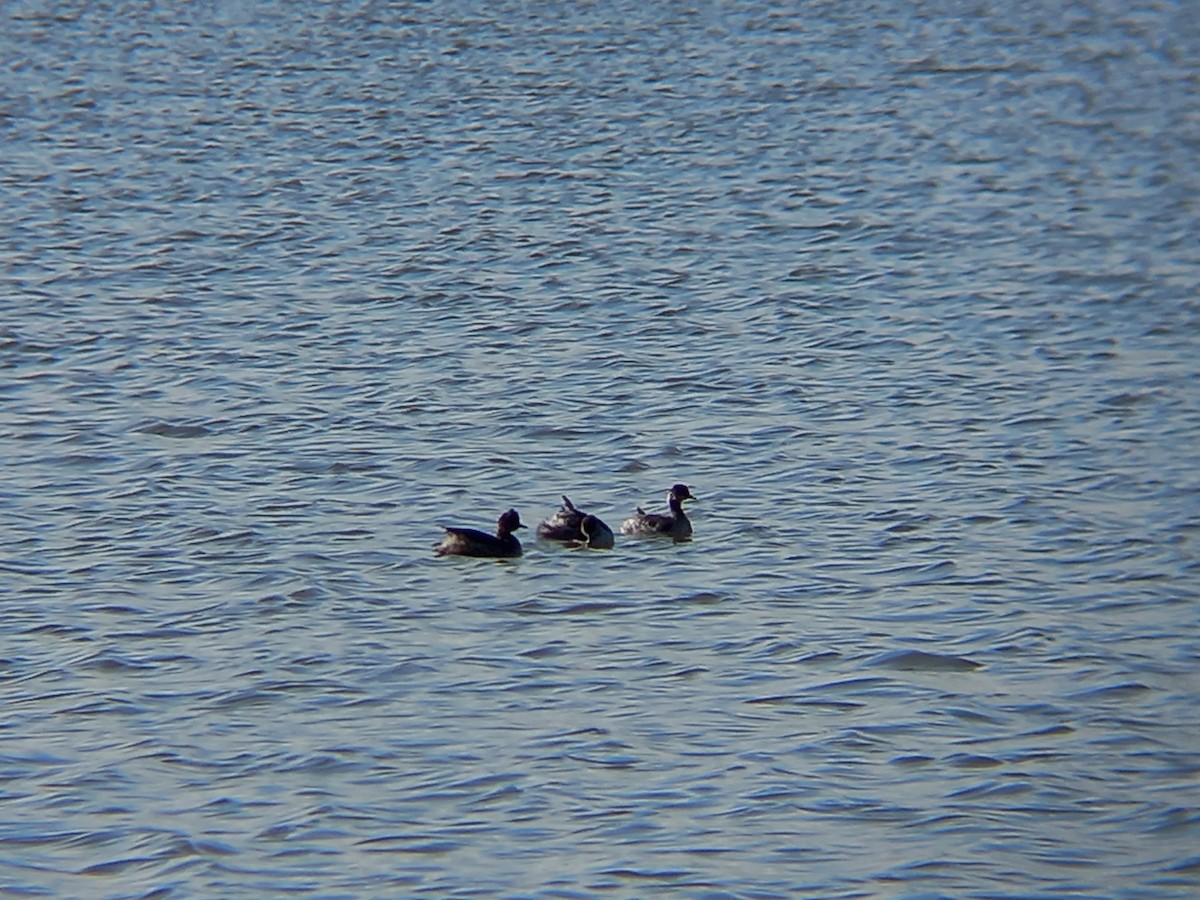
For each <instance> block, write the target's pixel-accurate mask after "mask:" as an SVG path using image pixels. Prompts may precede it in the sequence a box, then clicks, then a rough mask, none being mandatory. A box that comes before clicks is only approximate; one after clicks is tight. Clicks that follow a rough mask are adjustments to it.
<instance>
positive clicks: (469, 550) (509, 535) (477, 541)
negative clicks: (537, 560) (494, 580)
mask: <svg viewBox="0 0 1200 900" xmlns="http://www.w3.org/2000/svg"><path fill="white" fill-rule="evenodd" d="M443 527H445V528H446V536H445V537H444V538H442V542H441V543H440V544H438V545H437V547H435V548H434V549H435V550H436V552H437V555H438V556H485V557H494V558H497V559H511V558H513V557H517V556H520V555H521V542H520V541H518V540H517V538H516V535H514V534H513V532H514V531H516V530H517V529H518V528H524V527H525V526H524V525H522V524H521V517H520V516H518V515H517V511H516V510H515V509H510V510H509V511H508V512H506V513H504V514H503V515H502V516H500V519H499V521H498V522H497V523H496V533H495V534H488V533H487V532H484V531H478V530H476V529H474V528H450V527H448V526H443Z"/></svg>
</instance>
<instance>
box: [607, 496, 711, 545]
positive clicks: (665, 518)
mask: <svg viewBox="0 0 1200 900" xmlns="http://www.w3.org/2000/svg"><path fill="white" fill-rule="evenodd" d="M695 499H696V498H695V497H694V496H692V492H691V491H689V490H688V486H687V485H686V484H675V485H672V486H671V490H670V491H668V492H667V506H668V507H670V510H671V512H670V514H669V515H662V514H661V513H648V512H646V511H645V510H643V509H642V508H641V507H640V506H639V507H638V508H637V514H636V515H633V516H630V517H629V518H628V519H626V520H625V521H624V522H622V523H621V534H629V535H636V536H639V537H649V536H652V535H662V536H664V537H669V538H672V539H673V540H676V541H686V540H690V539H691V536H692V523H691V522H690V521H689V520H688V517H687V514H686V513H684V511H683V501H684V500H695Z"/></svg>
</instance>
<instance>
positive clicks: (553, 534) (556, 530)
mask: <svg viewBox="0 0 1200 900" xmlns="http://www.w3.org/2000/svg"><path fill="white" fill-rule="evenodd" d="M562 501H563V505H562V509H560V510H559V511H558V512H556V513H555V514H554V515H553V516H551V517H550V518H548V519H546V520H545V521H544V522H542V523H541V524H539V525H538V527H537V536H538V537H540V538H545V539H546V540H548V541H568V542H570V543H575V544H581V545H583V546H585V547H590V548H592V549H593V550H611V549H612V547H613V533H612V529H611V528H609V527H608V526H607V525H605V524H604V522H603V521H601V519H600V518H598V517H597V516H593V515H591V514H589V513H585V512H584V511H583V510H582V509H578V508H576V506H575V504H574V503H572V502H571V498H570V497H568V496H567V495H566V494H563V495H562Z"/></svg>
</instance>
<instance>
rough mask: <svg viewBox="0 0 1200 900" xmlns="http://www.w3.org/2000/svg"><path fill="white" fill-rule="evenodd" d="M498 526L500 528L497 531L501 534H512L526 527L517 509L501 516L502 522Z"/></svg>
mask: <svg viewBox="0 0 1200 900" xmlns="http://www.w3.org/2000/svg"><path fill="white" fill-rule="evenodd" d="M496 524H497V526H498V527H497V529H496V531H497V533H499V534H512V533H513V532H514V531H516V530H517V529H518V528H524V527H525V526H524V525H522V524H521V517H520V516H519V515H517V511H516V510H515V509H510V510H509V511H508V512H506V513H504V514H503V515H501V516H500V521H499V522H497V523H496Z"/></svg>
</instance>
